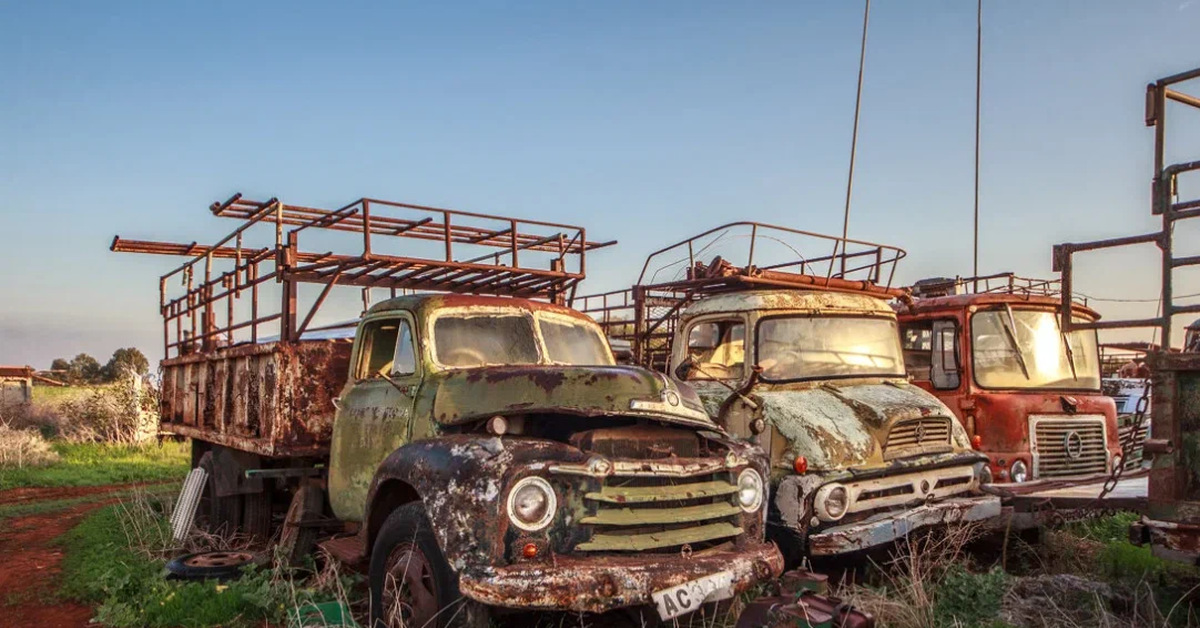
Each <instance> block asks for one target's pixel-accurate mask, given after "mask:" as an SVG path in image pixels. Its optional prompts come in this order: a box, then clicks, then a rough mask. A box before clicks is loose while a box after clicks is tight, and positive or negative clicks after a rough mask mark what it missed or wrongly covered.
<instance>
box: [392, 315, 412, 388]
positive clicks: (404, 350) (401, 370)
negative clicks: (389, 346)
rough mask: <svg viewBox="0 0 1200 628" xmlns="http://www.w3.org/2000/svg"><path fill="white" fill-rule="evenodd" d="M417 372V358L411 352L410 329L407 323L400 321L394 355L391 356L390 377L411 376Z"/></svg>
mask: <svg viewBox="0 0 1200 628" xmlns="http://www.w3.org/2000/svg"><path fill="white" fill-rule="evenodd" d="M416 372H417V356H416V353H415V351H414V350H413V337H412V329H411V328H409V326H408V321H406V320H401V321H400V331H399V335H398V340H397V341H396V353H395V354H394V355H393V356H392V375H412V374H413V373H416Z"/></svg>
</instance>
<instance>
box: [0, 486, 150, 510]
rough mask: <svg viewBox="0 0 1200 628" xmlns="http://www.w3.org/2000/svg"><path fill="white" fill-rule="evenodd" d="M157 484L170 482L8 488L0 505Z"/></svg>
mask: <svg viewBox="0 0 1200 628" xmlns="http://www.w3.org/2000/svg"><path fill="white" fill-rule="evenodd" d="M158 484H170V481H167V482H151V483H143V482H134V483H132V484H109V485H107V486H62V487H53V488H10V489H8V490H7V491H0V506H3V505H6V504H18V503H22V504H23V503H30V502H42V501H48V500H55V499H71V498H73V497H84V496H86V495H96V494H99V493H111V492H113V491H120V490H125V489H129V488H134V487H135V486H156V485H158Z"/></svg>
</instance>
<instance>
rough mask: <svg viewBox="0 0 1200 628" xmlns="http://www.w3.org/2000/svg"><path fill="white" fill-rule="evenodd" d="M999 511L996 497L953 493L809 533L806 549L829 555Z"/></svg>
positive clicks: (867, 547)
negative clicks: (807, 547) (946, 497)
mask: <svg viewBox="0 0 1200 628" xmlns="http://www.w3.org/2000/svg"><path fill="white" fill-rule="evenodd" d="M999 514H1000V498H999V497H993V496H991V495H983V496H979V497H954V498H950V499H945V500H943V501H939V502H934V503H931V504H924V505H921V506H917V507H916V508H911V509H909V510H904V511H901V512H887V513H881V514H879V515H876V516H874V517H871V518H870V519H867V520H865V521H859V522H857V523H849V524H846V525H841V526H836V527H833V528H829V529H828V530H823V531H821V532H819V533H816V534H812V535H809V537H808V545H809V553H810V554H812V555H814V556H830V555H834V554H845V553H847V552H854V551H858V550H865V549H870V548H872V547H876V546H879V545H883V544H885V543H890V542H892V541H895V540H896V539H900V538H903V537H905V536H907V535H908V533H909V532H912V531H914V530H919V529H921V528H926V527H929V526H934V525H942V524H948V523H962V522H967V521H983V520H985V519H991V518H992V517H995V516H997V515H999Z"/></svg>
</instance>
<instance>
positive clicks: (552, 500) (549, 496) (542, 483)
mask: <svg viewBox="0 0 1200 628" xmlns="http://www.w3.org/2000/svg"><path fill="white" fill-rule="evenodd" d="M531 485H532V486H537V487H538V488H540V489H541V490H542V492H543V493H544V494H545V495H546V501H547V504H546V513H545V514H544V515H542V518H541V519H538V520H537V521H535V522H532V523H530V522H526V521H524V520H522V519H521V518H520V517H518V516H517V513H516V509H515V508H514V504H513V500H514V499H516V496H517V492H518V491H520V490H521V489H522V488H525V487H526V486H531ZM504 505H505V510H506V511H507V514H508V521H509V523H511V524H513V525H514V526H516V527H517V528H519V529H521V530H524V531H525V532H540V531H542V530H545V529H546V528H547V527H549V526H550V524H551V523H553V521H554V517H555V515H556V514H558V494H557V493H556V492H555V490H554V486H552V485H551V484H550V482H549V481H547V480H546V478H543V477H542V476H540V475H528V476H525V477H523V478H521V479H520V480H517V481H516V482H515V483H513V485H512V488H510V489H508V497H507V498H505V500H504Z"/></svg>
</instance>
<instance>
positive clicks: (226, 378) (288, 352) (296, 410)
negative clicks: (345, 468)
mask: <svg viewBox="0 0 1200 628" xmlns="http://www.w3.org/2000/svg"><path fill="white" fill-rule="evenodd" d="M351 347H352V343H351V341H350V340H348V339H336V340H305V341H301V342H293V343H280V342H268V343H262V344H245V345H238V346H234V347H224V348H219V349H215V350H212V351H208V352H205V353H192V354H186V355H183V356H181V357H177V358H171V359H169V360H164V361H163V363H162V367H163V372H162V378H163V382H162V401H161V406H160V407H161V409H162V419H161V425H160V428H161V430H162V431H163V432H166V433H171V434H179V435H181V436H188V437H191V438H196V439H200V440H204V441H208V442H211V443H217V444H220V445H225V446H228V447H232V448H234V449H238V450H241V451H247V452H253V453H256V454H259V455H263V456H270V457H293V456H302V457H303V456H318V457H321V456H326V455H328V453H329V440H330V437H331V435H332V430H333V414H334V406H333V399H334V398H336V397H337V396H338V394H340V393H341V390H342V387H343V385H345V383H346V377H347V374H348V372H349V364H350V351H351Z"/></svg>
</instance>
